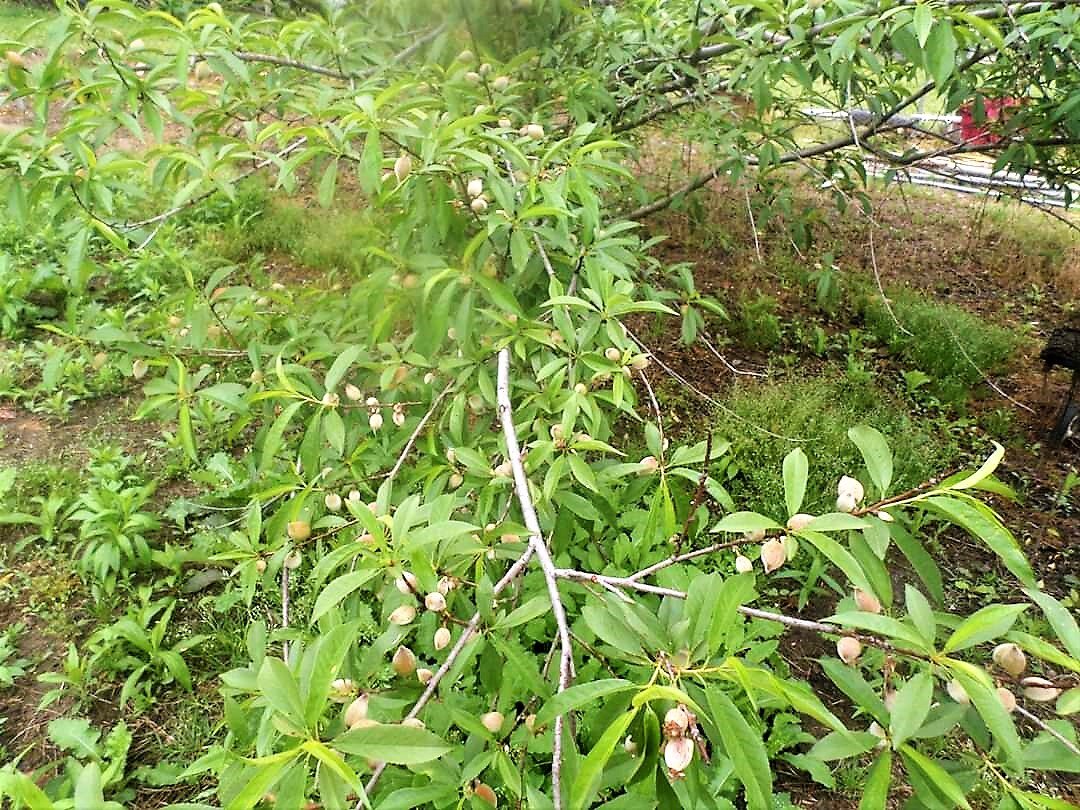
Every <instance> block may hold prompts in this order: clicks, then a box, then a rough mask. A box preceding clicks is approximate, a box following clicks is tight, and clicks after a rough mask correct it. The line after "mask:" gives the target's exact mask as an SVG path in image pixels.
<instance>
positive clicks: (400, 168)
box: [394, 154, 412, 183]
mask: <svg viewBox="0 0 1080 810" xmlns="http://www.w3.org/2000/svg"><path fill="white" fill-rule="evenodd" d="M411 171H412V157H410V156H409V155H408V154H403V155H401V156H400V157H399V158H398V159H397V160H395V161H394V177H396V178H397V181H398V182H399V183H401V182H402V181H404V180H405V178H406V177H408V176H409V173H410V172H411Z"/></svg>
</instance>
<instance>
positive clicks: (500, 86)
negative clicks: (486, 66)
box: [491, 76, 510, 93]
mask: <svg viewBox="0 0 1080 810" xmlns="http://www.w3.org/2000/svg"><path fill="white" fill-rule="evenodd" d="M491 86H492V88H494V90H495V92H497V93H502V92H503V91H505V90H506V89H507V88H508V87H510V77H509V76H496V77H495V79H494V81H492V83H491Z"/></svg>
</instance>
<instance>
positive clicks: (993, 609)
mask: <svg viewBox="0 0 1080 810" xmlns="http://www.w3.org/2000/svg"><path fill="white" fill-rule="evenodd" d="M1027 608H1028V606H1027V605H987V606H986V607H984V608H982V609H981V610H978V611H976V612H975V613H973V614H971V615H970V616H968V617H967V618H966V619H964V621H963V622H961V624H960V626H959V627H957V628H956V630H954V631H953V634H952V635H951V636H949V640H948V641H946V642H945V646H944V647H943V648H942V651H943V652H947V653H951V652H956V651H957V650H966V649H967V648H968V647H974V646H975V645H976V644H982V643H983V642H984V641H990V640H991V639H994V638H998V637H999V636H1003V635H1005V634H1006V633H1008V632H1009V629H1010V628H1011V627H1012V626H1013V624H1015V623H1016V619H1017V617H1019V615H1020V614H1021V613H1023V612H1024V611H1025V610H1027Z"/></svg>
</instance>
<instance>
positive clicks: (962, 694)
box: [945, 679, 971, 706]
mask: <svg viewBox="0 0 1080 810" xmlns="http://www.w3.org/2000/svg"><path fill="white" fill-rule="evenodd" d="M945 691H946V692H948V693H949V697H951V698H952V699H953V700H955V701H956V702H957V703H963V704H964V705H965V706H966V705H967V704H969V703H971V696H970V695H968V693H967V689H965V688H964V685H963V684H962V683H960V681H958V680H955V679H953V680H951V681H949V682H948V683H947V684H946V685H945Z"/></svg>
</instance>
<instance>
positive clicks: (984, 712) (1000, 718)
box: [944, 658, 1022, 771]
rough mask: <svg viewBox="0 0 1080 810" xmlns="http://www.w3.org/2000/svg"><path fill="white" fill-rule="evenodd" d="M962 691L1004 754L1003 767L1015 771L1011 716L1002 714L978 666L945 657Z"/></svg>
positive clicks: (1016, 759) (1016, 754) (1018, 759)
mask: <svg viewBox="0 0 1080 810" xmlns="http://www.w3.org/2000/svg"><path fill="white" fill-rule="evenodd" d="M944 664H945V666H946V667H948V668H949V669H950V670H951V671H952V673H953V674H954V675H955V676H956V679H957V680H958V681H960V685H961V686H963V687H964V691H966V692H967V693H968V697H970V698H971V702H972V704H973V705H974V706H975V710H976V711H978V713H979V716H980V717H982V720H983V722H984V723H985V724H986V727H987V728H988V729H990V733H991V734H993V735H994V740H995V741H996V742H997V744H998V745H999V746H1001V750H1002V752H1003V753H1004V755H1005V758H1006V762H1007V764H1008V765H1009V766H1010V767H1011V768H1012V769H1013V770H1015V771H1019V770H1020V768H1021V762H1022V760H1021V753H1020V737H1019V736H1018V735H1017V733H1016V726H1014V725H1013V721H1012V715H1010V714H1009V713H1008V712H1007V711H1005V707H1004V706H1003V705H1002V704H1001V698H999V697H998V694H997V690H996V688H995V686H994V682H993V681H991V680H990V676H989V675H988V674H987V673H986V670H985V669H983V668H982V667H978V666H975V665H974V664H970V663H968V662H967V661H958V660H956V659H953V658H947V659H945V661H944Z"/></svg>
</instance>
